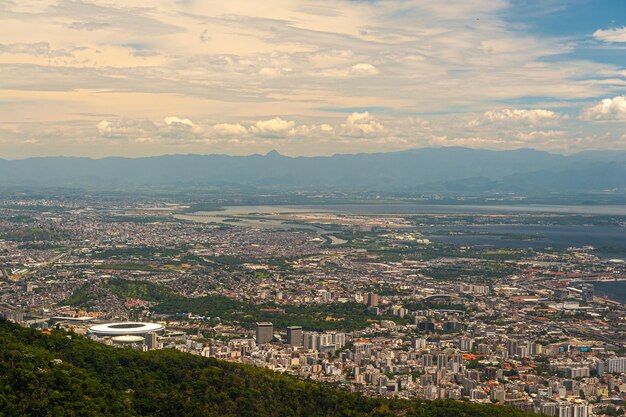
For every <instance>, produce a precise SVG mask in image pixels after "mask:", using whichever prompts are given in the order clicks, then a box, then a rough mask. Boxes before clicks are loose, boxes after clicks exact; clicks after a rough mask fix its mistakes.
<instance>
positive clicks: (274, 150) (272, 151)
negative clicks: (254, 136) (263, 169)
mask: <svg viewBox="0 0 626 417" xmlns="http://www.w3.org/2000/svg"><path fill="white" fill-rule="evenodd" d="M265 156H269V157H276V156H282V155H281V154H280V153H279V152H278V151H277V150H276V149H272V150H271V151H269V152H268V153H266V154H265Z"/></svg>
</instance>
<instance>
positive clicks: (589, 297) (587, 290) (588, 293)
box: [581, 284, 593, 306]
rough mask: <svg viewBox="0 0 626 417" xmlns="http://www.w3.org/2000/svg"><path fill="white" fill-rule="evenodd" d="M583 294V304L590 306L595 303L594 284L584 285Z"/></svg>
mask: <svg viewBox="0 0 626 417" xmlns="http://www.w3.org/2000/svg"><path fill="white" fill-rule="evenodd" d="M581 289H582V291H583V293H582V304H583V305H585V306H588V305H589V304H591V303H593V284H583V285H582V287H581Z"/></svg>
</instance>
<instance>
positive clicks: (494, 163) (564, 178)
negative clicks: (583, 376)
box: [0, 147, 626, 191]
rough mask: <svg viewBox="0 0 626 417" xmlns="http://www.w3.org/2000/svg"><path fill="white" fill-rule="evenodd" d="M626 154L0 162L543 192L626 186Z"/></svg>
mask: <svg viewBox="0 0 626 417" xmlns="http://www.w3.org/2000/svg"><path fill="white" fill-rule="evenodd" d="M625 162H626V152H607V151H594V152H585V153H580V154H575V155H571V156H563V155H559V154H553V153H548V152H543V151H537V150H532V149H519V150H513V151H491V150H477V149H468V148H457V147H452V148H422V149H412V150H407V151H401V152H390V153H375V154H339V155H334V156H328V157H321V156H319V157H288V156H283V155H280V154H278V153H277V152H275V151H273V152H270V153H268V154H267V155H258V154H257V155H250V156H227V155H193V154H192V155H164V156H156V157H144V158H121V157H108V158H102V159H90V158H73V157H42V158H29V159H23V160H0V185H34V186H36V185H40V186H50V185H54V186H78V187H80V186H124V185H174V184H213V185H219V184H230V185H246V186H260V187H263V186H285V187H321V186H323V187H334V188H346V187H350V188H354V187H356V188H383V189H424V190H425V191H426V190H438V189H441V190H463V189H469V190H479V191H487V190H500V191H516V190H518V191H524V190H534V189H541V190H543V191H552V190H555V191H557V190H560V189H563V187H565V188H566V189H576V188H580V189H585V190H603V189H607V188H611V189H614V188H617V189H622V188H626V165H625Z"/></svg>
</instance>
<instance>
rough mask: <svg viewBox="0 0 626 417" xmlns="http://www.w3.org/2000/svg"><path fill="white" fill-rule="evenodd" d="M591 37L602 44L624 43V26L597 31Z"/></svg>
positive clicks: (625, 31)
mask: <svg viewBox="0 0 626 417" xmlns="http://www.w3.org/2000/svg"><path fill="white" fill-rule="evenodd" d="M593 37H594V38H596V39H600V40H602V41H604V42H626V26H624V27H621V28H611V29H598V30H596V31H595V32H593Z"/></svg>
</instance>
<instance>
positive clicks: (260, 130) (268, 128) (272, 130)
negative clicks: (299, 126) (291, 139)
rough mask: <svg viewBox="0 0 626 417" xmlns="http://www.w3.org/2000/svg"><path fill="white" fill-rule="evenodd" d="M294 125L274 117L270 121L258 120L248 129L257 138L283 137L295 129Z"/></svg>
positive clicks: (291, 122)
mask: <svg viewBox="0 0 626 417" xmlns="http://www.w3.org/2000/svg"><path fill="white" fill-rule="evenodd" d="M295 125H296V123H295V122H293V121H287V120H283V119H281V118H280V117H275V118H273V119H270V120H259V121H258V122H256V123H255V124H254V126H251V127H250V130H251V131H252V132H253V133H256V134H258V135H259V136H283V135H285V134H287V133H289V131H290V130H292V129H293V128H294V127H295Z"/></svg>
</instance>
